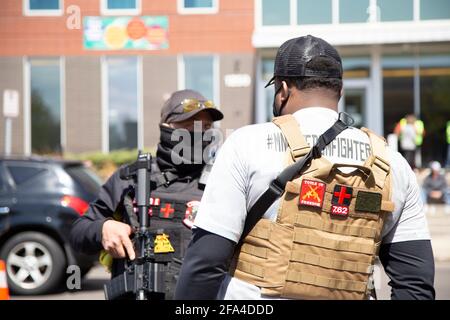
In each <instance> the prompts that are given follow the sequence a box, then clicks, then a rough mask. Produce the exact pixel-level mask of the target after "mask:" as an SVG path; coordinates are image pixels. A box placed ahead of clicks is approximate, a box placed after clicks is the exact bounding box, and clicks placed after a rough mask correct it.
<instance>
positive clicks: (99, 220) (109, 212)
mask: <svg viewBox="0 0 450 320" xmlns="http://www.w3.org/2000/svg"><path fill="white" fill-rule="evenodd" d="M129 186H130V183H129V182H128V181H124V180H122V179H120V169H119V170H117V171H116V172H114V174H113V175H112V176H111V177H110V178H109V179H108V181H107V182H106V183H105V184H104V185H103V186H102V188H101V189H100V192H99V195H98V198H97V199H96V200H95V201H93V202H91V203H90V204H89V209H88V211H87V212H86V213H85V214H84V215H83V216H82V217H80V218H79V219H77V220H76V221H75V222H74V224H73V226H72V229H71V233H70V243H71V245H72V247H73V248H74V250H75V251H78V252H82V253H86V254H94V253H98V252H99V251H100V250H101V249H102V227H103V223H104V222H105V221H106V220H109V219H112V216H113V214H114V212H115V211H116V209H117V207H118V206H119V205H120V204H121V203H122V200H123V197H124V195H125V193H126V190H127V189H128V188H129Z"/></svg>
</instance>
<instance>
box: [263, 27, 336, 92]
mask: <svg viewBox="0 0 450 320" xmlns="http://www.w3.org/2000/svg"><path fill="white" fill-rule="evenodd" d="M319 57H320V58H321V60H324V61H326V62H327V63H326V67H323V68H312V67H308V64H309V63H310V62H311V61H314V60H315V59H317V58H319ZM276 77H286V78H289V77H292V78H295V77H319V78H338V79H342V60H341V57H340V56H339V53H338V52H337V50H336V49H335V48H334V47H333V46H332V45H330V44H329V43H328V42H326V41H325V40H323V39H321V38H317V37H313V36H311V35H307V36H304V37H299V38H294V39H290V40H288V41H286V42H285V43H283V44H282V45H281V47H280V48H279V49H278V52H277V56H276V58H275V66H274V72H273V77H272V79H270V81H269V82H268V83H267V84H266V87H268V86H270V85H272V84H273V83H274V82H275V78H276Z"/></svg>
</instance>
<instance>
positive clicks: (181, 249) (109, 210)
mask: <svg viewBox="0 0 450 320" xmlns="http://www.w3.org/2000/svg"><path fill="white" fill-rule="evenodd" d="M158 175H159V177H161V172H160V170H159V167H158V165H157V163H156V161H155V158H153V163H152V179H151V189H152V191H151V197H152V198H155V199H159V205H156V206H153V207H152V218H151V222H150V223H151V228H152V229H160V228H163V229H164V232H165V233H166V234H169V236H170V241H171V243H172V246H173V247H174V249H175V254H174V257H175V258H178V259H181V258H182V257H183V256H184V253H185V249H186V247H187V245H188V243H189V241H190V238H191V230H190V229H188V228H187V227H186V226H184V225H183V223H182V220H183V219H184V217H185V213H186V209H187V203H188V202H190V201H193V200H196V201H200V199H201V196H202V194H203V190H202V189H201V188H200V186H199V178H200V174H198V175H197V176H192V177H188V176H184V177H183V176H179V177H178V178H177V179H175V180H174V181H173V182H171V183H170V184H169V185H168V186H165V185H160V186H158V183H157V182H156V180H157V179H155V177H158ZM130 190H131V191H132V190H133V182H132V181H131V180H129V181H126V180H121V179H120V169H119V170H117V171H116V172H115V173H114V174H113V175H112V176H111V177H110V178H109V179H108V181H107V182H106V183H105V184H104V185H103V186H102V188H101V190H100V192H99V195H98V198H97V199H96V200H95V201H93V202H92V203H90V205H89V209H88V211H87V212H86V213H85V214H84V215H83V216H82V217H81V218H79V219H78V220H76V221H75V222H74V224H73V227H72V230H71V234H70V242H71V245H72V247H73V248H74V249H75V250H76V251H79V252H83V253H86V254H96V253H99V252H100V251H101V250H102V248H103V247H102V243H101V241H102V227H103V223H104V222H105V221H106V220H108V219H113V214H114V212H115V211H116V210H118V211H119V212H122V213H123V212H125V211H124V210H125V209H124V206H123V199H124V197H125V195H126V194H127V193H128V192H129V191H130ZM166 208H167V209H168V210H165V209H166ZM172 210H173V211H172ZM164 213H166V215H165V214H164ZM167 215H168V216H167ZM165 216H166V217H165ZM117 265H121V264H118V263H117V260H116V261H115V263H114V265H113V272H112V273H113V276H114V275H115V274H117V273H119V272H121V271H122V270H117V268H115V266H117Z"/></svg>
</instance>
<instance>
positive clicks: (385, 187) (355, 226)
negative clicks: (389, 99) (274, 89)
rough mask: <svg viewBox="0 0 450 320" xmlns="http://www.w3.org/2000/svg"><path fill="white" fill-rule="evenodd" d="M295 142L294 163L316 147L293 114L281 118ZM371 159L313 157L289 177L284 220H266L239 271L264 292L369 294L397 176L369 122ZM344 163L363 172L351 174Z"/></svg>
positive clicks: (243, 251)
mask: <svg viewBox="0 0 450 320" xmlns="http://www.w3.org/2000/svg"><path fill="white" fill-rule="evenodd" d="M273 122H274V123H275V124H276V125H277V126H278V127H279V128H280V129H281V131H282V132H283V134H284V136H285V138H286V141H287V143H288V150H287V161H286V162H287V163H286V165H289V164H292V163H293V162H294V161H296V160H298V159H299V158H300V157H302V156H304V155H305V154H306V153H307V152H308V151H309V149H310V147H309V145H308V144H307V143H306V141H305V138H304V137H303V135H302V133H301V131H300V128H299V125H298V123H297V121H296V120H295V118H294V117H293V116H292V115H286V116H282V117H278V118H275V119H274V120H273ZM362 130H363V131H364V132H365V133H366V134H367V135H368V136H369V138H370V143H371V149H372V154H371V156H370V157H369V158H368V159H367V160H366V162H365V163H364V165H362V166H358V165H340V164H334V165H333V164H332V163H330V162H329V161H328V160H326V159H325V158H324V157H320V158H318V159H315V160H313V161H312V163H311V166H310V167H309V168H308V169H307V170H306V171H305V173H304V174H303V175H302V176H301V177H297V178H295V179H293V180H292V181H289V182H288V183H287V185H286V188H285V192H284V194H283V196H282V197H281V199H280V207H279V211H278V216H277V220H276V221H275V222H272V221H270V220H268V219H260V220H259V222H258V223H257V224H256V226H255V227H254V228H253V229H252V231H251V232H250V233H249V235H248V236H247V237H246V238H245V239H244V240H243V245H242V246H241V247H240V248H239V249H238V251H237V252H236V255H235V261H234V262H235V266H234V268H235V269H234V270H233V272H232V273H233V276H235V277H237V278H238V279H241V280H243V281H246V282H248V283H251V284H254V285H256V286H258V287H260V288H261V292H262V294H264V295H268V296H272V297H282V298H291V299H367V298H368V295H369V294H370V291H371V290H372V289H373V283H372V281H371V280H372V273H373V265H374V260H375V258H376V256H377V254H378V249H379V245H380V241H381V230H382V228H383V223H384V221H385V218H386V215H387V214H389V213H391V212H392V211H393V210H394V204H393V202H391V174H390V165H389V162H388V161H387V152H386V148H387V147H386V142H385V140H384V139H383V138H381V137H378V136H377V135H375V134H374V133H372V132H371V131H369V130H368V129H366V128H363V129H362ZM340 167H352V168H353V167H354V168H356V169H357V170H356V171H354V172H352V173H351V174H345V173H343V172H342V171H340V170H339V168H340Z"/></svg>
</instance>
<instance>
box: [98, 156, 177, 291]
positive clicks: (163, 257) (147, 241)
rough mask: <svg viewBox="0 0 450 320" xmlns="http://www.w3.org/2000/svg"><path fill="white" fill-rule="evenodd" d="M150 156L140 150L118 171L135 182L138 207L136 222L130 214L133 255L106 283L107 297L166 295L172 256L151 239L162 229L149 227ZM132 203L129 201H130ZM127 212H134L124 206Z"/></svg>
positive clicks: (124, 178) (122, 176)
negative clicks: (131, 161)
mask: <svg viewBox="0 0 450 320" xmlns="http://www.w3.org/2000/svg"><path fill="white" fill-rule="evenodd" d="M151 163H152V157H151V155H150V154H141V153H140V152H139V155H138V159H137V161H136V162H134V163H132V164H130V165H128V166H126V167H124V168H122V169H121V171H120V178H121V179H122V180H129V179H133V180H134V183H135V197H136V204H137V209H138V218H139V223H137V221H136V219H135V216H133V217H131V216H130V217H129V220H130V224H131V225H132V227H134V229H135V230H134V231H135V232H134V238H133V242H134V249H135V252H136V258H135V259H134V260H132V261H130V260H127V261H126V265H125V271H124V272H123V273H122V274H121V275H119V276H116V277H114V278H113V279H111V281H109V283H107V284H105V287H104V289H105V297H106V299H107V300H117V299H133V298H134V299H136V300H163V299H164V298H165V284H164V283H165V279H164V278H165V274H166V272H167V268H168V263H169V262H171V260H172V254H171V253H155V252H154V241H155V239H156V236H158V235H162V234H163V230H157V232H152V231H151V230H150V217H149V213H148V211H149V208H150V172H151ZM131 207H132V205H131ZM126 211H127V213H128V215H131V213H133V212H132V211H133V210H132V208H131V213H130V210H126Z"/></svg>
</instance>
